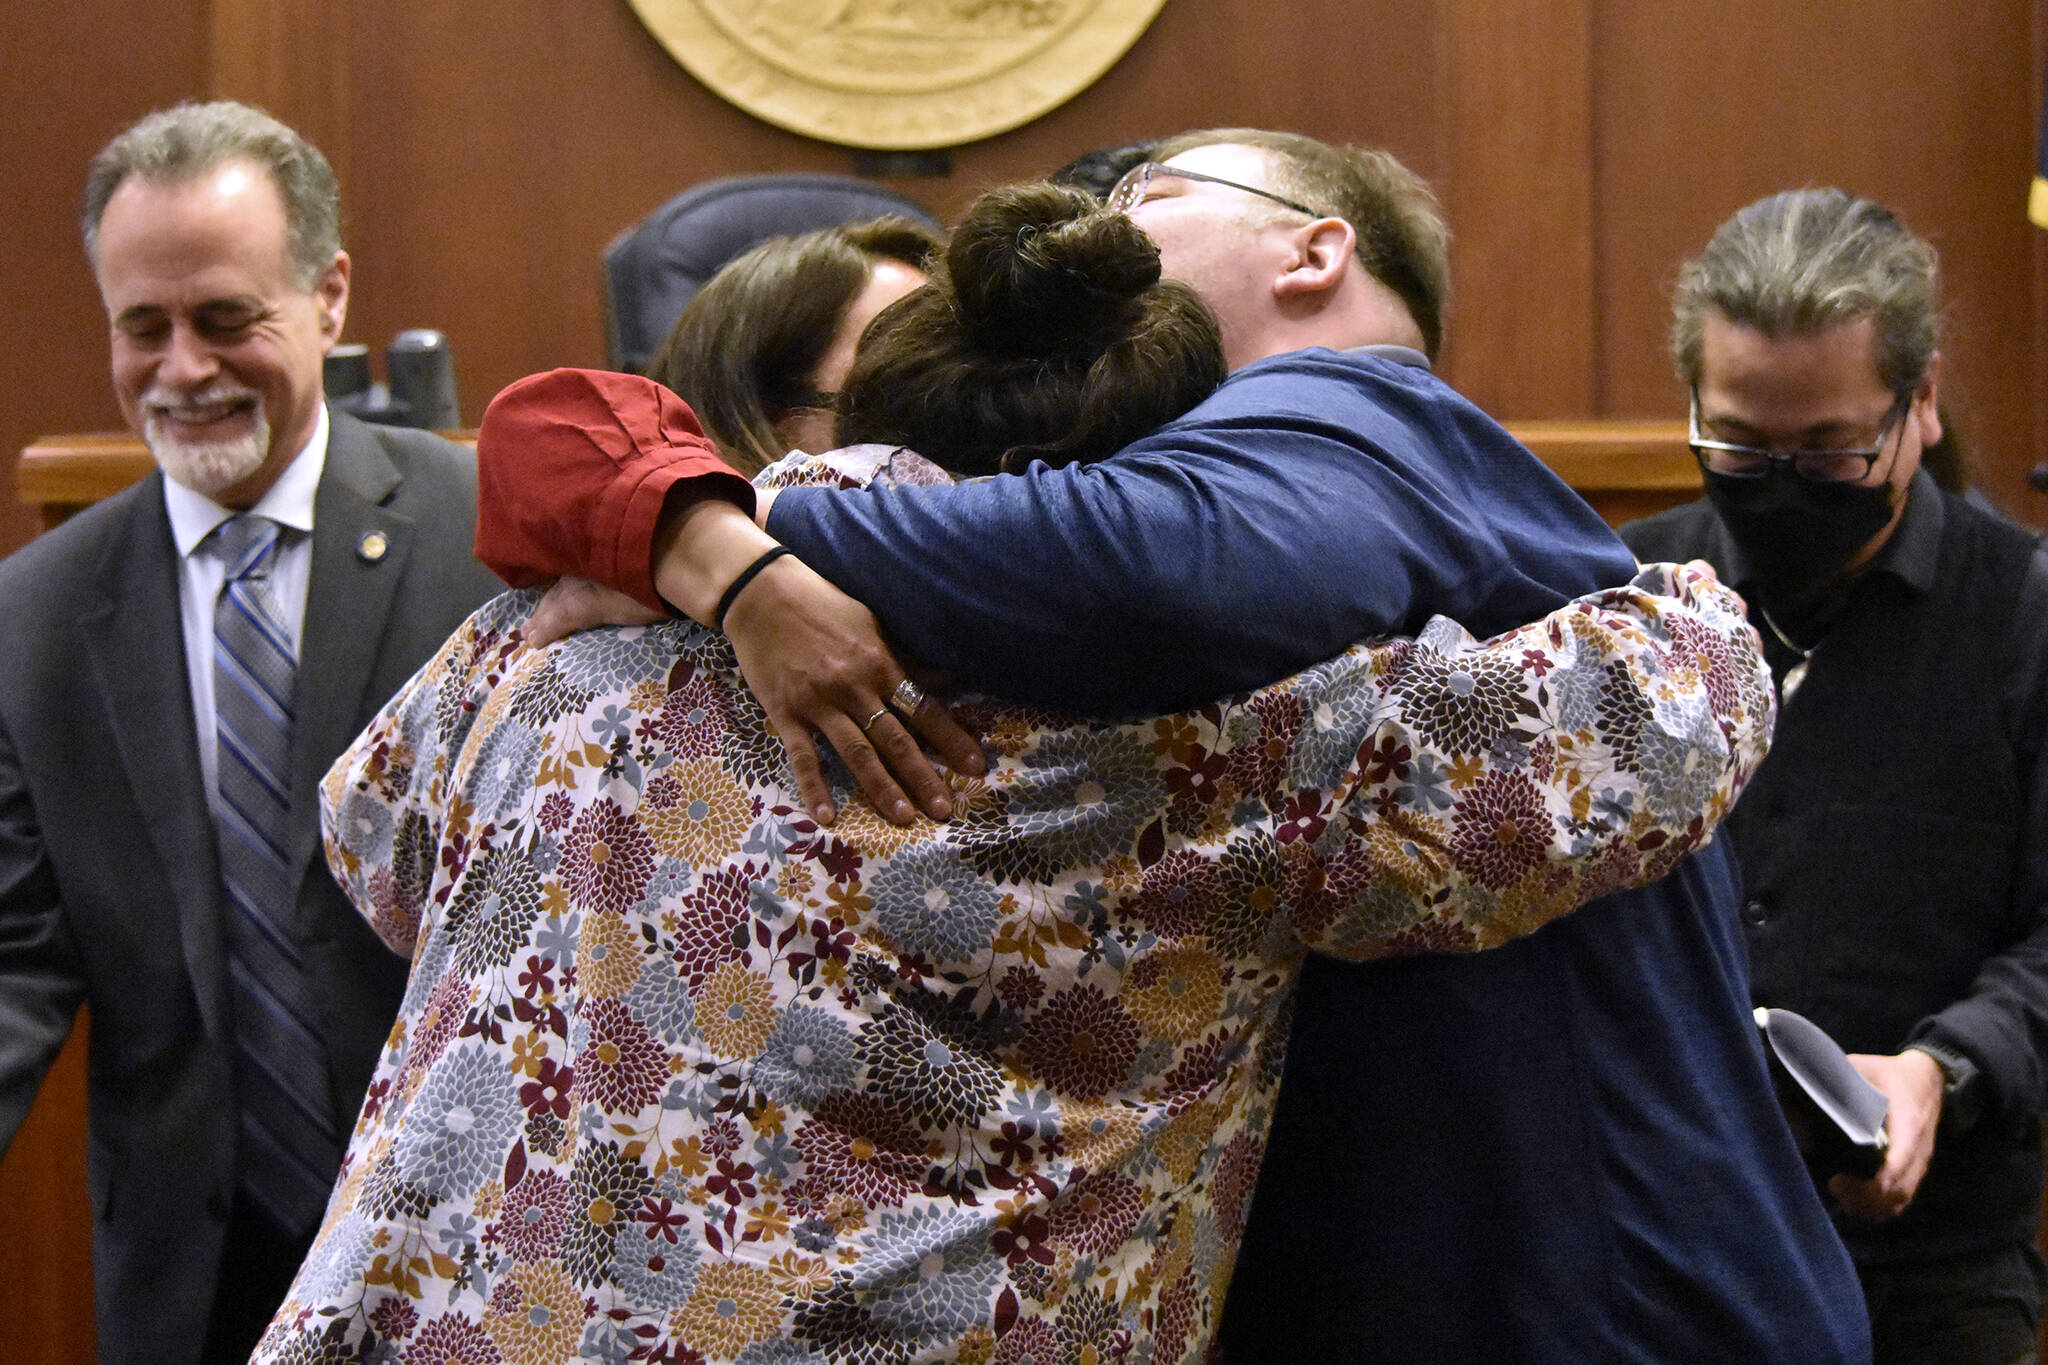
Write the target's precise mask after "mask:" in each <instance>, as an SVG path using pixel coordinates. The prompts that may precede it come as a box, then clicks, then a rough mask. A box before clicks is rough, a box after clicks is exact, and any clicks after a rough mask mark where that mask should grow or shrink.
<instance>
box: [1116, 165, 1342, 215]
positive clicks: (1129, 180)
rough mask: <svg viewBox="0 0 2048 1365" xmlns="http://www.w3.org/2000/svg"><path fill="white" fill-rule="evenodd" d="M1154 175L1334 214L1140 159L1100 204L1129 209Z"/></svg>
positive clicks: (1140, 199)
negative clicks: (1215, 186)
mask: <svg viewBox="0 0 2048 1365" xmlns="http://www.w3.org/2000/svg"><path fill="white" fill-rule="evenodd" d="M1155 175H1167V176H1172V177H1174V178H1175V179H1178V180H1198V181H1200V182H1201V183H1203V184H1205V185H1221V186H1223V187H1224V188H1225V189H1231V190H1243V191H1244V192H1245V193H1246V194H1256V195H1257V196H1258V197H1259V198H1261V199H1270V200H1272V201H1273V202H1274V203H1276V204H1278V205H1279V206H1280V207H1281V208H1284V209H1293V210H1294V211H1295V212H1296V213H1305V214H1307V215H1308V216H1309V217H1311V218H1332V217H1335V216H1337V215H1335V214H1329V213H1318V212H1317V211H1316V210H1314V209H1312V208H1310V207H1309V206H1308V205H1306V204H1297V203H1296V202H1295V201H1294V200H1292V199H1289V198H1287V197H1286V196H1285V195H1280V194H1275V193H1273V191H1271V190H1262V189H1260V188H1259V187H1258V186H1257V185H1240V184H1238V183H1237V182H1236V181H1235V180H1225V179H1224V178H1223V177H1222V176H1220V175H1204V174H1202V173H1201V172H1200V171H1190V170H1183V169H1182V168H1181V167H1179V166H1168V165H1166V164H1164V163H1162V162H1158V161H1140V162H1139V163H1138V164H1137V165H1135V166H1133V167H1131V168H1130V169H1129V170H1128V171H1125V172H1124V173H1123V178H1122V179H1120V180H1118V181H1117V182H1116V184H1114V185H1112V186H1110V190H1109V197H1108V198H1107V199H1105V200H1103V203H1104V205H1105V206H1106V207H1107V208H1108V209H1109V211H1110V212H1111V213H1129V212H1130V211H1131V210H1132V209H1134V208H1136V207H1137V206H1138V205H1140V204H1142V203H1144V202H1145V187H1146V186H1148V185H1150V184H1151V183H1152V177H1153V176H1155Z"/></svg>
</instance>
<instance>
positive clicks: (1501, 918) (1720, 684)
mask: <svg viewBox="0 0 2048 1365" xmlns="http://www.w3.org/2000/svg"><path fill="white" fill-rule="evenodd" d="M1349 669H1360V670H1364V671H1367V672H1369V673H1370V674H1371V675H1372V682H1371V685H1370V686H1368V687H1367V688H1365V689H1363V690H1360V691H1358V692H1357V693H1356V694H1355V695H1353V696H1352V697H1351V698H1350V699H1349V701H1348V703H1342V702H1340V703H1339V705H1338V706H1336V707H1334V708H1333V707H1330V706H1328V705H1327V704H1325V703H1324V702H1322V701H1321V700H1320V699H1319V697H1318V694H1322V695H1330V696H1334V695H1337V693H1334V692H1331V691H1330V690H1329V689H1330V688H1331V685H1332V684H1333V683H1334V682H1336V681H1337V679H1338V678H1340V677H1342V676H1343V675H1344V673H1345V672H1346V671H1347V670H1349ZM1297 683H1299V684H1301V686H1299V688H1298V690H1297V693H1296V695H1297V697H1298V699H1299V700H1300V701H1301V702H1302V703H1303V707H1302V709H1303V712H1304V717H1303V724H1304V728H1305V729H1308V730H1315V729H1319V728H1320V729H1324V730H1327V731H1328V732H1329V739H1328V740H1324V741H1321V742H1317V743H1310V744H1303V745H1298V746H1297V747H1298V749H1299V750H1300V751H1301V752H1302V753H1303V754H1304V755H1305V756H1308V761H1306V762H1304V763H1300V764H1298V765H1297V766H1296V768H1295V771H1294V772H1292V773H1291V774H1290V776H1291V777H1294V778H1297V779H1300V780H1301V781H1302V784H1303V789H1305V790H1313V789H1316V788H1327V789H1328V790H1329V791H1330V792H1331V799H1330V801H1329V805H1328V810H1327V814H1326V816H1325V817H1324V818H1325V820H1326V824H1325V826H1324V828H1323V829H1321V830H1320V831H1319V837H1318V839H1317V840H1315V841H1313V842H1314V845H1315V848H1316V856H1317V859H1318V861H1319V862H1322V863H1323V866H1322V868H1321V869H1320V870H1321V876H1320V877H1319V878H1318V882H1319V890H1320V894H1317V895H1312V896H1308V897H1305V898H1303V899H1302V900H1301V901H1300V902H1299V903H1298V904H1297V906H1296V909H1295V911H1294V913H1293V918H1294V929H1295V931H1296V932H1297V933H1298V934H1299V935H1300V936H1301V937H1302V939H1303V940H1304V941H1305V942H1306V943H1307V944H1308V945H1309V946H1310V947H1312V948H1314V949H1316V950H1318V951H1323V952H1329V953H1335V954H1338V955H1341V956H1345V957H1353V958H1364V957H1379V956H1387V955H1392V954H1399V953H1406V952H1415V951H1429V950H1451V951H1469V950H1476V949H1482V948H1489V947H1493V946H1495V945H1497V944H1500V943H1503V942H1506V941H1508V940H1509V939H1512V938H1515V937H1519V936H1520V935H1523V934H1526V933H1529V932H1532V931H1533V930H1535V929H1537V928H1539V927H1541V926H1542V925H1544V924H1546V923H1548V922H1549V921H1550V920H1552V919H1555V918H1557V917H1558V916H1560V915H1563V914H1566V913H1568V912H1569V911H1571V910H1573V909H1575V908H1577V907H1578V906H1580V905H1583V904H1584V903H1585V902H1587V901H1589V900H1592V899H1593V898H1595V897H1597V896H1602V895H1606V894H1608V893H1609V892H1613V891H1618V890H1622V889H1624V888H1626V887H1633V886H1641V885H1644V884H1646V883H1648V882H1651V881H1655V880H1656V879H1658V878H1659V877H1662V876H1664V875H1665V874H1666V873H1668V872H1670V871H1671V870H1672V869H1673V868H1674V867H1676V866H1677V864H1678V862H1679V861H1680V860H1681V859H1682V858H1684V857H1685V856H1686V855H1687V854H1688V853H1690V852H1691V851H1692V850H1693V849H1695V848H1697V847H1698V846H1699V845H1700V844H1702V843H1703V842H1705V841H1706V840H1707V839H1708V838H1709V837H1710V836H1711V834H1712V832H1713V830H1714V828H1715V826H1716V825H1718V824H1719V823H1720V821H1721V820H1722V818H1723V817H1724V816H1726V814H1727V813H1728V810H1729V808H1730V807H1731V806H1732V805H1733V804H1734V802H1735V798H1736V796H1737V795H1738V794H1739V793H1740V792H1741V790H1742V788H1743V787H1744V785H1745V784H1747V782H1748V781H1749V779H1750V777H1751V776H1752V775H1753V774H1754V773H1755V771H1756V769H1757V766H1758V765H1759V764H1760V763H1762V762H1763V759H1764V755H1765V753H1766V752H1767V751H1768V749H1769V747H1770V739H1771V729H1772V725H1773V723H1774V721H1775V719H1776V707H1777V701H1776V694H1775V692H1774V690H1773V688H1772V686H1771V677H1770V670H1769V668H1768V667H1767V666H1766V665H1765V663H1764V661H1763V655H1762V649H1761V646H1760V643H1759V641H1758V639H1757V635H1756V632H1755V631H1754V630H1753V629H1752V628H1751V627H1750V625H1749V623H1748V621H1747V619H1746V617H1745V615H1744V612H1743V607H1742V601H1741V599H1740V598H1739V597H1737V596H1736V594H1735V593H1734V592H1733V591H1732V590H1730V589H1728V588H1726V587H1724V586H1723V585H1722V584H1721V583H1720V582H1719V581H1717V580H1716V579H1715V577H1714V574H1713V571H1712V569H1711V568H1709V567H1708V566H1707V565H1705V564H1704V563H1697V562H1696V563H1693V564H1689V565H1684V566H1679V565H1669V564H1658V565H1650V566H1647V567H1645V568H1644V569H1643V571H1642V572H1641V574H1640V575H1639V576H1638V577H1637V578H1636V579H1635V581H1634V582H1633V583H1631V584H1629V585H1627V586H1625V587H1620V588H1613V589H1609V590H1606V591H1603V592H1598V593H1593V594H1589V595H1588V596H1585V597H1581V598H1579V599H1577V600H1576V601H1574V602H1572V603H1570V604H1568V605H1567V606H1565V607H1563V608H1561V609H1560V610H1558V611H1556V612H1553V613H1551V614H1550V615H1549V616H1547V617H1544V618H1543V619H1542V620H1539V621H1536V622H1533V623H1531V624H1529V625H1527V626H1523V627H1521V628H1519V629H1517V630H1514V631H1510V632H1508V633H1506V634H1504V635H1500V636H1497V637H1495V638H1493V639H1491V640H1485V641H1480V640H1475V639H1473V638H1472V636H1471V635H1470V634H1468V633H1467V632H1466V631H1465V630H1464V629H1463V628H1462V627H1460V626H1459V625H1457V623H1455V622H1453V621H1448V620H1445V619H1442V618H1437V619H1435V620H1433V621H1431V622H1430V623H1429V625H1428V626H1426V627H1425V628H1424V629H1423V631H1422V632H1421V634H1420V635H1419V636H1418V637H1417V638H1416V639H1415V641H1414V642H1413V643H1408V642H1395V643H1392V644H1387V645H1382V646H1379V647H1376V648H1368V647H1365V646H1360V647H1356V648H1354V649H1352V650H1351V651H1349V652H1348V653H1347V654H1345V655H1343V656H1341V657H1340V658H1339V659H1337V660H1334V661H1332V662H1331V663H1330V664H1327V665H1323V666H1321V668H1319V669H1316V670H1311V671H1310V672H1309V673H1308V674H1304V675H1303V677H1302V679H1300V680H1297ZM1368 701H1369V704H1370V706H1371V708H1372V710H1371V712H1370V714H1367V713H1366V712H1364V711H1363V710H1362V707H1363V706H1364V705H1366V704H1367V703H1368ZM1347 721H1348V722H1349V724H1348V725H1347ZM1354 727H1355V730H1356V732H1357V733H1358V734H1359V735H1360V736H1361V737H1362V743H1361V744H1360V746H1359V747H1358V748H1357V749H1356V751H1355V752H1352V753H1349V754H1348V755H1347V757H1346V761H1345V763H1344V766H1343V768H1342V770H1341V771H1340V772H1331V771H1327V770H1320V771H1319V770H1318V767H1317V764H1316V762H1315V760H1314V758H1313V755H1316V754H1332V755H1335V754H1337V753H1344V752H1345V750H1344V747H1343V746H1344V745H1346V744H1348V742H1349V740H1350V732H1351V730H1352V729H1353V728H1354ZM1332 740H1334V741H1335V744H1334V745H1333V744H1332V743H1331V742H1330V741H1332Z"/></svg>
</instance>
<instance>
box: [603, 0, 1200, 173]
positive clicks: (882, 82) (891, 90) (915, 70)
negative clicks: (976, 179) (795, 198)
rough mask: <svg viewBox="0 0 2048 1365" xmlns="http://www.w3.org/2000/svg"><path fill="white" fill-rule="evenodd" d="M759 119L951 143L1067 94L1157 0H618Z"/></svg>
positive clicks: (853, 134) (893, 140)
mask: <svg viewBox="0 0 2048 1365" xmlns="http://www.w3.org/2000/svg"><path fill="white" fill-rule="evenodd" d="M628 3H630V4H631V5H632V7H633V11H634V13H636V14H638V15H639V16H640V20H641V22H642V23H644V24H646V25H647V27H648V29H649V31H651V32H652V33H653V34H654V36H655V37H656V38H657V39H658V40H660V42H661V45H662V46H663V47H665V48H667V49H668V50H669V53H670V54H671V55H672V56H674V57H675V59H676V60H677V61H678V62H681V63H682V65H683V68H684V69H685V70H687V71H688V72H689V73H690V74H691V75H693V76H695V77H696V78H697V79H698V80H700V81H702V82H703V83H704V84H706V85H708V86H710V87H711V88H712V89H713V90H714V91H716V92H717V93H718V94H720V95H722V96H723V97H725V98H726V99H728V100H730V101H731V102H732V103H734V104H736V105H738V106H739V107H740V108H742V109H744V110H746V111H747V112H748V113H750V114H752V115H754V116H755V117H756V118H760V119H765V120H766V121H768V122H769V123H773V124H776V125H778V126H780V127H783V128H787V129H789V130H791V131H792V132H797V133H803V134H805V135H807V136H810V137H815V138H822V139H824V140H825V141H828V142H839V143H844V144H846V145H847V146H851V147H873V148H881V149H889V150H900V149H910V148H923V147H950V146H954V145H956V144H958V143H962V142H972V141H973V140H975V139H976V138H983V137H989V136H992V135H993V134H996V133H1000V132H1005V131H1007V130H1008V129H1011V128H1015V127H1016V126H1018V125H1019V124H1022V123H1028V122H1030V121H1031V120H1032V119H1034V118H1037V117H1038V116H1039V115H1040V114H1043V113H1045V112H1046V111H1047V110H1050V109H1054V108H1057V107H1058V106H1059V105H1061V104H1063V103H1065V102H1066V101H1067V100H1069V99H1072V98H1073V97H1074V96H1075V95H1076V94H1078V93H1080V92H1081V91H1082V90H1085V89H1086V88H1087V87H1088V86H1089V85H1090V84H1091V83H1093V82H1094V81H1095V80H1096V79H1097V78H1098V77H1100V76H1101V75H1102V73H1103V72H1105V71H1107V70H1108V69H1109V68H1110V67H1111V66H1112V65H1113V64H1114V63H1115V62H1116V60H1117V58H1119V57H1121V56H1123V54H1124V53H1125V52H1127V51H1128V50H1129V49H1130V46H1131V44H1132V43H1134V42H1136V41H1137V39H1138V35H1139V34H1141V33H1143V32H1144V31H1145V27H1146V25H1148V24H1150V23H1151V22H1152V20H1153V18H1154V17H1155V16H1156V15H1157V14H1158V13H1159V10H1160V7H1161V6H1162V5H1164V4H1165V3H1166V0H628Z"/></svg>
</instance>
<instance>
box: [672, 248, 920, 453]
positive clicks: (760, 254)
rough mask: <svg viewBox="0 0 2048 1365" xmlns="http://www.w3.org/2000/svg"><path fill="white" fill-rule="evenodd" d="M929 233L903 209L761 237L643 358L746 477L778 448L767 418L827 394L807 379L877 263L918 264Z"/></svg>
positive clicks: (695, 299)
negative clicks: (899, 212)
mask: <svg viewBox="0 0 2048 1365" xmlns="http://www.w3.org/2000/svg"><path fill="white" fill-rule="evenodd" d="M938 246H939V236H938V234H937V233H936V232H934V231H932V230H931V229H930V228H928V227H926V226H925V225H924V224H922V223H918V222H915V221H913V220H911V219H909V218H897V217H887V218H876V219H872V220H869V221H866V222H858V223H848V224H843V225H841V226H838V227H829V228H821V229H819V230H818V231H815V232H806V233H802V234H800V235H798V236H791V237H771V238H769V239H768V240H767V241H765V242H762V243H761V244H760V245H758V246H756V247H754V248H753V249H752V250H750V251H747V252H745V253H743V254H742V255H740V256H737V257H735V258H734V259H733V260H732V261H731V262H730V263H729V264H727V265H726V266H725V267H724V268H723V269H722V270H720V271H719V272H718V273H717V274H716V275H714V276H712V277H711V279H710V281H709V282H708V283H706V284H705V286H704V287H703V288H702V289H700V290H698V291H697V293H696V294H695V295H694V296H693V297H692V298H691V299H690V302H689V303H688V304H687V305H685V307H684V308H683V311H682V314H681V315H680V316H679V317H677V318H676V321H675V325H674V326H673V327H671V328H670V329H669V334H668V337H667V338H666V339H665V340H664V341H663V342H662V344H661V349H660V350H658V351H656V352H655V353H654V357H653V358H652V359H651V360H649V361H648V362H647V377H648V378H649V379H652V380H654V381H655V382H656V383H658V384H662V385H664V386H666V387H668V388H671V389H674V390H675V391H676V392H677V393H679V394H681V395H682V397H683V399H684V401H685V402H687V403H688V404H689V405H690V410H691V411H693V412H695V413H696V414H697V420H698V421H700V422H702V423H703V424H704V431H705V434H706V435H708V436H710V437H711V439H712V440H714V441H716V442H717V443H718V446H719V449H720V451H721V452H722V453H723V454H724V455H725V458H726V459H727V461H729V462H730V463H731V464H732V465H733V467H734V468H736V469H738V470H740V472H742V473H745V474H752V473H753V472H755V471H756V470H758V469H760V468H761V467H762V466H763V465H767V464H772V463H773V462H775V461H776V460H779V459H781V458H782V457H783V455H785V454H787V453H788V452H787V451H786V449H785V448H784V446H783V443H782V440H781V438H780V437H779V436H778V435H777V434H776V430H775V424H776V423H777V422H780V421H781V420H782V419H783V418H785V417H787V416H789V414H790V413H791V411H792V410H794V409H797V408H807V407H816V406H819V405H820V404H821V403H829V402H830V401H831V400H830V397H829V395H821V394H819V393H817V392H816V391H815V386H814V385H813V384H812V382H811V377H812V376H813V375H814V374H816V373H817V370H818V362H819V361H821V360H823V359H824V358H825V351H826V350H827V348H829V347H830V346H831V344H832V338H833V335H834V333H836V332H837V331H838V330H839V324H840V320H841V319H843V318H844V317H845V316H846V310H847V308H848V307H849V306H851V305H852V303H853V301H854V300H855V299H856V298H858V297H859V296H860V293H861V291H862V290H863V289H865V288H867V284H868V277H869V276H870V275H872V274H873V273H874V269H875V262H876V261H878V260H895V261H901V262H902V263H903V264H905V265H908V266H912V267H915V268H916V269H919V270H922V269H924V268H925V266H926V264H927V262H928V260H929V258H930V257H931V256H932V255H933V254H934V253H935V252H936V251H937V250H938Z"/></svg>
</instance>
